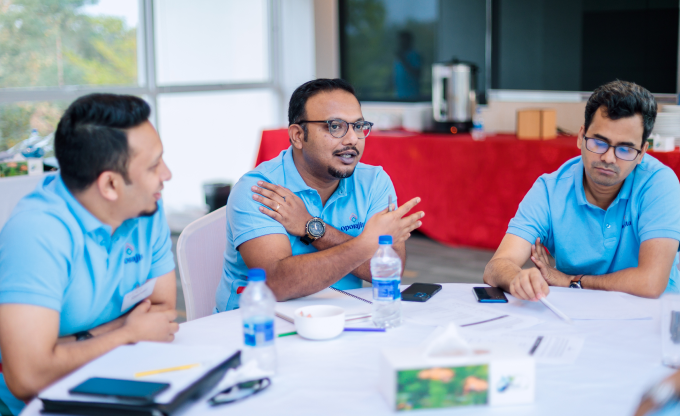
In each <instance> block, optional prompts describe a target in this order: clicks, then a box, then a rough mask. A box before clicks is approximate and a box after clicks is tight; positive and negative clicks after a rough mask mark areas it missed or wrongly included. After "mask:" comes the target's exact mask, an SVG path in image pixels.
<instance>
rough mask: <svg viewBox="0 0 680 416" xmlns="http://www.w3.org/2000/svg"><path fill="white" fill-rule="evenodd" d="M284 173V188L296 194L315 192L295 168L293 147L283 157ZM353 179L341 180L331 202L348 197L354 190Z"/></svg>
mask: <svg viewBox="0 0 680 416" xmlns="http://www.w3.org/2000/svg"><path fill="white" fill-rule="evenodd" d="M283 172H284V175H285V178H284V186H285V187H286V188H288V189H289V190H290V191H291V192H294V193H295V192H303V191H307V190H313V191H315V190H314V189H313V188H311V187H310V186H308V185H307V184H306V183H305V181H304V179H302V176H301V175H300V172H299V171H298V170H297V166H295V161H294V160H293V146H290V147H288V150H286V153H285V154H284V155H283ZM353 177H354V175H352V176H350V177H349V178H344V179H340V184H339V185H338V188H337V189H336V190H335V192H333V195H331V199H329V202H330V201H331V200H333V199H336V198H340V197H343V196H347V195H348V194H349V193H351V192H352V191H353V190H354V181H353V180H352V178H353Z"/></svg>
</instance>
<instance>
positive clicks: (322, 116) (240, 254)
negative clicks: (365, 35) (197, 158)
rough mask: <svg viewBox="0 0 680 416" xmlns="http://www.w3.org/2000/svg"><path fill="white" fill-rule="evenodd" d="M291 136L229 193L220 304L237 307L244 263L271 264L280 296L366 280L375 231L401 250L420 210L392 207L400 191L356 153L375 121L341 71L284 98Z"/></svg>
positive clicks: (269, 279) (243, 283)
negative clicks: (278, 151) (365, 112)
mask: <svg viewBox="0 0 680 416" xmlns="http://www.w3.org/2000/svg"><path fill="white" fill-rule="evenodd" d="M288 122H289V127H288V137H289V138H290V143H291V146H290V147H289V148H288V149H287V150H284V151H283V152H281V154H280V155H279V156H278V157H276V158H274V159H272V160H270V161H268V162H265V163H262V164H261V165H259V166H258V167H257V168H256V169H255V170H253V171H251V172H249V173H247V174H245V175H244V176H243V177H242V178H241V179H240V180H239V181H238V183H237V184H236V185H235V186H234V189H233V190H232V192H231V194H230V196H229V202H228V203H227V248H226V250H225V254H224V271H223V273H222V279H221V281H220V284H219V286H218V288H217V295H216V301H217V310H218V311H219V312H223V311H228V310H232V309H236V308H238V306H239V297H240V294H241V292H242V291H243V289H244V288H245V286H246V285H247V284H248V282H247V276H248V269H249V268H254V267H257V268H262V269H264V270H266V272H267V285H268V286H269V287H270V288H271V289H272V291H273V292H274V294H275V295H276V298H277V299H278V300H279V301H281V300H288V299H294V298H298V297H301V296H306V295H310V294H312V293H316V292H318V291H320V290H323V289H325V288H327V287H329V286H331V285H332V286H333V287H335V288H337V289H354V288H359V287H361V280H366V281H369V282H370V281H371V272H370V264H369V262H370V259H371V257H372V256H373V254H374V253H375V251H376V250H377V249H378V237H379V236H380V235H391V236H392V238H393V241H394V248H395V250H396V251H397V253H399V255H400V257H401V258H402V262H403V261H404V260H405V248H404V241H405V240H406V239H407V238H408V237H409V236H410V232H411V231H413V230H414V229H416V228H418V227H419V226H420V225H421V222H420V219H421V218H422V217H423V216H424V214H423V213H422V212H417V213H415V214H412V215H410V216H405V214H406V213H407V212H408V211H410V210H411V209H412V208H413V207H414V206H415V205H416V204H417V203H418V202H420V199H419V198H414V199H413V200H411V201H409V202H407V203H406V204H404V205H403V206H401V207H400V208H398V209H396V210H392V209H388V201H390V200H391V202H393V204H392V206H390V208H394V207H396V201H397V199H396V193H395V191H394V186H393V185H392V181H391V180H390V178H389V176H388V175H387V174H386V173H385V172H384V171H383V170H382V168H380V167H376V166H369V165H364V164H362V163H359V159H360V158H361V155H362V153H363V151H364V144H365V142H366V139H367V137H368V136H369V134H370V133H371V127H372V125H373V123H370V122H368V121H365V120H364V118H363V115H362V113H361V106H360V104H359V101H358V100H357V98H356V96H355V95H354V89H353V88H352V86H351V85H350V84H348V83H347V82H345V81H343V80H341V79H332V80H331V79H317V80H314V81H309V82H307V83H305V84H303V85H301V86H300V87H298V88H297V89H296V90H295V92H293V95H292V96H291V99H290V103H289V107H288Z"/></svg>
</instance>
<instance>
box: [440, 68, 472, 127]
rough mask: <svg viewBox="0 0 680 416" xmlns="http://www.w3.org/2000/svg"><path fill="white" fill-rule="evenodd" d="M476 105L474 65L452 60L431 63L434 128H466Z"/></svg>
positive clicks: (470, 124) (469, 123) (470, 121)
mask: <svg viewBox="0 0 680 416" xmlns="http://www.w3.org/2000/svg"><path fill="white" fill-rule="evenodd" d="M476 106H477V66H476V65H475V64H472V63H467V62H460V61H458V60H456V59H454V60H453V61H451V62H445V63H437V64H434V65H432V108H433V110H434V120H435V125H436V129H437V130H438V131H447V132H448V131H450V132H452V133H455V132H456V131H457V132H467V131H470V129H471V128H472V115H473V114H474V113H475V108H476ZM454 129H455V130H454Z"/></svg>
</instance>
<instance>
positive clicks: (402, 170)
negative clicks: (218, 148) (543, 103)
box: [256, 129, 680, 249]
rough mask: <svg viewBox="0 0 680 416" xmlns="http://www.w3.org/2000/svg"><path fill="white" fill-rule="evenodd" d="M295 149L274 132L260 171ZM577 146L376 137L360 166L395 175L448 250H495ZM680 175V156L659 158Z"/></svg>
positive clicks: (506, 139) (403, 196)
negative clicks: (525, 201) (530, 195)
mask: <svg viewBox="0 0 680 416" xmlns="http://www.w3.org/2000/svg"><path fill="white" fill-rule="evenodd" d="M288 146H289V142H288V130H285V129H281V130H268V131H264V132H263V133H262V141H261V143H260V150H259V153H258V156H257V162H256V165H258V164H260V163H262V162H264V161H267V160H270V159H272V158H274V157H276V156H277V155H278V154H279V153H280V152H281V150H283V149H285V148H287V147H288ZM580 154H581V153H580V150H579V149H578V148H577V147H576V138H575V137H567V138H557V139H554V140H546V141H523V140H517V138H516V137H515V136H514V135H507V134H506V135H496V136H491V137H487V138H486V140H484V141H479V142H478V141H474V140H472V137H471V136H470V135H468V134H459V135H456V136H453V135H444V134H432V133H423V134H416V133H407V132H401V131H397V132H373V133H372V134H371V136H370V137H369V138H368V139H367V140H366V147H365V149H364V154H363V156H362V157H361V162H363V163H366V164H369V165H379V166H382V167H383V169H385V171H386V172H387V173H388V174H389V175H390V177H391V178H392V182H393V183H394V187H395V189H396V191H397V195H398V197H399V202H400V203H404V202H406V201H408V200H409V199H411V198H413V197H416V196H420V197H421V198H422V202H421V203H420V204H419V205H418V207H417V209H422V210H423V211H425V218H423V226H422V227H421V228H420V231H422V232H423V233H425V234H426V235H428V236H429V237H431V238H434V239H435V240H437V241H440V242H442V243H447V244H452V245H466V246H473V247H482V248H490V249H495V248H497V247H498V244H499V243H500V242H501V239H502V238H503V236H504V235H505V232H506V230H507V227H508V222H509V221H510V219H511V218H512V217H513V216H514V215H515V212H516V211H517V206H518V205H519V203H520V202H521V201H522V198H523V197H524V195H525V194H526V193H527V191H529V189H530V188H531V186H532V185H533V183H534V182H535V181H536V178H538V177H539V176H540V175H542V174H543V173H549V172H554V171H555V170H557V168H558V167H559V166H560V165H562V164H563V163H564V162H565V161H567V160H568V159H570V158H572V157H574V156H578V155H580ZM652 154H653V155H654V157H656V158H657V159H659V160H660V161H661V162H663V163H664V164H666V165H667V166H670V167H671V168H672V169H673V170H674V171H675V173H676V175H677V174H678V173H679V172H680V151H678V150H677V149H676V150H675V151H674V152H668V153H652Z"/></svg>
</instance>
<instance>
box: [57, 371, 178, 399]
mask: <svg viewBox="0 0 680 416" xmlns="http://www.w3.org/2000/svg"><path fill="white" fill-rule="evenodd" d="M168 387H170V384H168V383H153V382H149V381H137V380H118V379H114V378H99V377H94V378H90V379H87V380H85V381H84V382H82V383H81V384H79V385H77V386H76V387H74V388H72V389H71V390H69V393H71V394H87V395H92V396H109V397H118V398H123V399H133V400H149V401H150V400H151V399H153V398H154V397H156V396H157V395H158V394H159V393H160V392H162V391H163V390H165V389H167V388H168Z"/></svg>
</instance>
